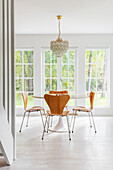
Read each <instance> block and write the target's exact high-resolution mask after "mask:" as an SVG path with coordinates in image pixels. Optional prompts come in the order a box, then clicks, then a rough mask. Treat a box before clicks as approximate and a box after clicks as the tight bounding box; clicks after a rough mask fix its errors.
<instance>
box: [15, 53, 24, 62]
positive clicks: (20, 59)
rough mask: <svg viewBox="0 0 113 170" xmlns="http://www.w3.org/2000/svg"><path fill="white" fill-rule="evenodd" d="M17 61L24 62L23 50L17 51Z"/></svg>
mask: <svg viewBox="0 0 113 170" xmlns="http://www.w3.org/2000/svg"><path fill="white" fill-rule="evenodd" d="M15 61H16V63H22V51H15Z"/></svg>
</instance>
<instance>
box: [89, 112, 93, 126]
mask: <svg viewBox="0 0 113 170" xmlns="http://www.w3.org/2000/svg"><path fill="white" fill-rule="evenodd" d="M88 115H89V123H90V127H92V124H91V117H90V113H89V112H88Z"/></svg>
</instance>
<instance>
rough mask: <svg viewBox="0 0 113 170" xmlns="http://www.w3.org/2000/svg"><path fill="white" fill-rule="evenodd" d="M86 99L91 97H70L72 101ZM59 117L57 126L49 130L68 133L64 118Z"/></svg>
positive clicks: (38, 97) (42, 97) (40, 97)
mask: <svg viewBox="0 0 113 170" xmlns="http://www.w3.org/2000/svg"><path fill="white" fill-rule="evenodd" d="M51 95H55V94H51ZM64 95H65V94H64ZM33 98H36V99H44V96H33ZM85 98H89V96H87V95H74V96H70V99H85ZM58 117H59V119H58V122H57V123H56V125H55V126H53V127H50V128H49V129H48V130H49V131H52V132H59V133H64V132H67V129H66V127H65V125H64V123H63V120H62V116H58Z"/></svg>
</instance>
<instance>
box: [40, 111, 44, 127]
mask: <svg viewBox="0 0 113 170" xmlns="http://www.w3.org/2000/svg"><path fill="white" fill-rule="evenodd" d="M40 115H41V119H42V124H43V127H44V120H43V116H42V112H41V110H40Z"/></svg>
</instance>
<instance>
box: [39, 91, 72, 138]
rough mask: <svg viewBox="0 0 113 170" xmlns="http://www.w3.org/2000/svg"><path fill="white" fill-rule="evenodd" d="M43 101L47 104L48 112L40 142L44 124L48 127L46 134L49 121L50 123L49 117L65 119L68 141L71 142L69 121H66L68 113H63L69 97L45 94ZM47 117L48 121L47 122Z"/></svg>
mask: <svg viewBox="0 0 113 170" xmlns="http://www.w3.org/2000/svg"><path fill="white" fill-rule="evenodd" d="M44 99H45V101H46V102H47V104H48V106H49V108H50V110H48V111H47V117H46V121H45V125H44V130H43V134H42V140H43V139H44V132H45V127H46V123H48V125H47V132H48V127H49V121H50V117H51V116H65V117H66V118H67V126H68V133H69V140H71V137H70V127H69V121H68V113H69V111H63V110H64V107H65V105H66V104H67V102H68V101H69V99H70V96H69V95H68V94H66V95H50V94H45V95H44ZM48 117H49V119H48V121H47V118H48Z"/></svg>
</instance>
